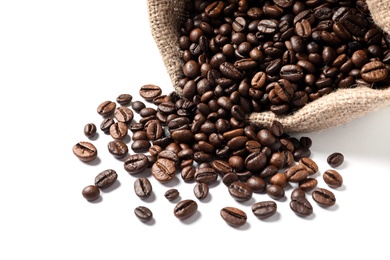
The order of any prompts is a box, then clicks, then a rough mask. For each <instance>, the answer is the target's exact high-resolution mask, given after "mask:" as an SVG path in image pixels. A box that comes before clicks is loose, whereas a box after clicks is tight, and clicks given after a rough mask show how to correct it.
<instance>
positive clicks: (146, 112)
mask: <svg viewBox="0 0 390 260" xmlns="http://www.w3.org/2000/svg"><path fill="white" fill-rule="evenodd" d="M156 114H157V110H156V109H154V108H152V107H145V108H143V109H141V110H140V111H139V115H140V116H141V117H148V116H152V115H156Z"/></svg>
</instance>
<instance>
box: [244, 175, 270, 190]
mask: <svg viewBox="0 0 390 260" xmlns="http://www.w3.org/2000/svg"><path fill="white" fill-rule="evenodd" d="M245 182H246V184H248V186H249V187H250V188H251V189H252V191H253V192H255V193H261V192H264V191H265V188H266V186H267V184H266V182H265V181H264V179H263V178H260V177H259V176H255V175H252V176H250V177H249V178H248V179H247V180H246V181H245Z"/></svg>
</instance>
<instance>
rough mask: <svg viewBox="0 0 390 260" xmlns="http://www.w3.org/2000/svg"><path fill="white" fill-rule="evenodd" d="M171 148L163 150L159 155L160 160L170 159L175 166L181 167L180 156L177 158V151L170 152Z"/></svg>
mask: <svg viewBox="0 0 390 260" xmlns="http://www.w3.org/2000/svg"><path fill="white" fill-rule="evenodd" d="M168 148H169V146H167V147H166V148H165V150H162V151H161V152H160V153H159V154H158V158H162V159H168V160H170V161H172V162H174V163H175V165H179V163H180V159H179V156H177V153H176V151H174V150H172V151H171V150H168Z"/></svg>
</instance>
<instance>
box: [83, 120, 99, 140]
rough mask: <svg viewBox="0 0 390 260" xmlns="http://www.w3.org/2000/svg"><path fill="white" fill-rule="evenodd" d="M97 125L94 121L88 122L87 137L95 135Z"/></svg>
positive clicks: (85, 131)
mask: <svg viewBox="0 0 390 260" xmlns="http://www.w3.org/2000/svg"><path fill="white" fill-rule="evenodd" d="M96 130H97V129H96V125H95V124H93V123H88V124H86V125H85V126H84V135H85V136H86V137H90V138H91V137H93V136H94V135H95V134H96Z"/></svg>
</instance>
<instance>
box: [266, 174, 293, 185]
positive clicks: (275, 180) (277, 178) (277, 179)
mask: <svg viewBox="0 0 390 260" xmlns="http://www.w3.org/2000/svg"><path fill="white" fill-rule="evenodd" d="M268 182H269V183H270V184H275V185H279V186H281V187H282V188H285V187H287V185H288V178H287V175H286V174H284V173H281V172H279V173H276V174H275V175H273V176H272V177H271V178H270V179H269V181H268Z"/></svg>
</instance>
